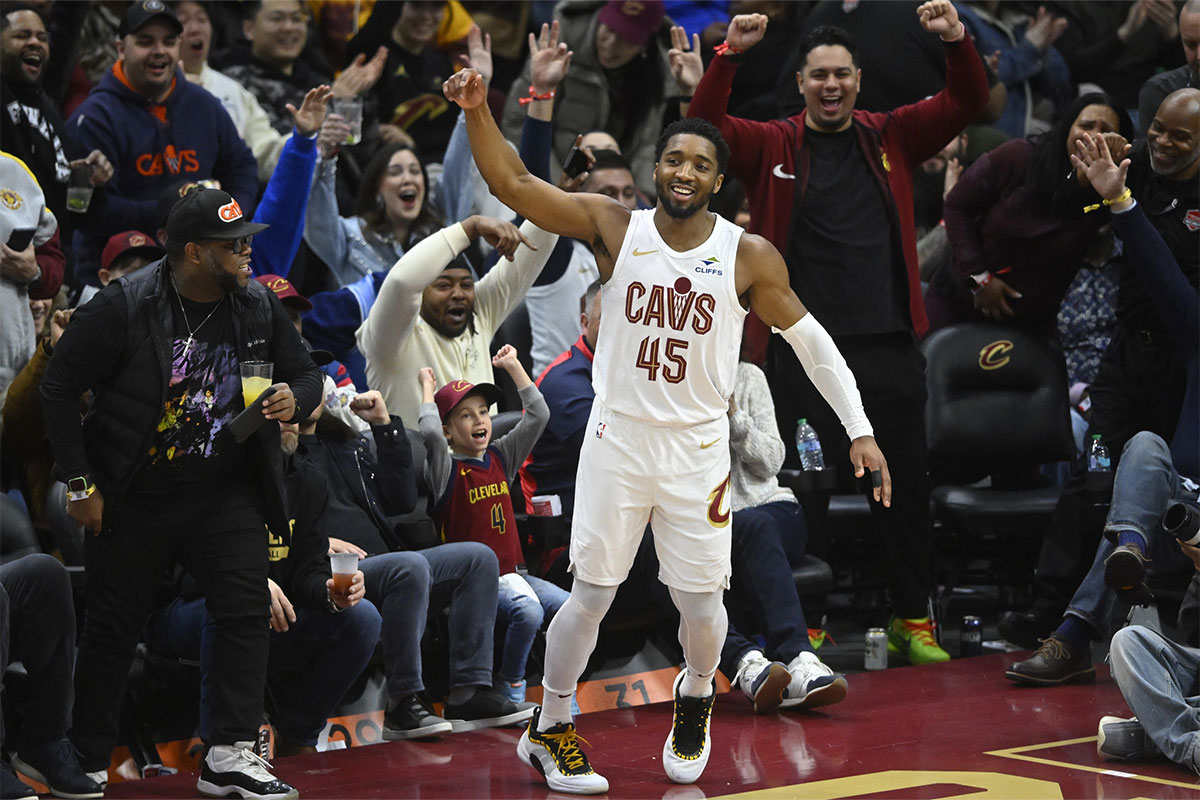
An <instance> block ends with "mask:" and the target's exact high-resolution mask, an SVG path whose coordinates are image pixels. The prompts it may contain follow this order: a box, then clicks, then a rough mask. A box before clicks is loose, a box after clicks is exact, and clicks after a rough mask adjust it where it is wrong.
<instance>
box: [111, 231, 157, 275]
mask: <svg viewBox="0 0 1200 800" xmlns="http://www.w3.org/2000/svg"><path fill="white" fill-rule="evenodd" d="M131 250H134V251H137V252H138V253H142V254H144V255H146V256H148V257H150V258H162V257H163V256H165V255H166V254H167V251H166V250H164V249H163V248H162V247H160V246H159V244H158V242H156V241H154V237H153V236H147V235H146V234H144V233H142V232H141V231H124V232H122V233H118V234H116V235H115V236H112V237H110V238H109V240H108V243H107V244H105V245H104V250H102V251H101V253H100V267H101V268H102V269H108V268H109V267H111V266H112V262H114V261H116V260H117V256H121V255H124V254H125V253H128V252H130V251H131Z"/></svg>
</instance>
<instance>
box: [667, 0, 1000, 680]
mask: <svg viewBox="0 0 1200 800" xmlns="http://www.w3.org/2000/svg"><path fill="white" fill-rule="evenodd" d="M916 13H917V15H918V17H919V18H920V20H921V24H922V26H923V27H924V28H925V30H926V31H928V32H929V33H931V34H936V35H938V36H940V37H941V39H942V41H943V42H945V43H946V88H945V89H943V90H942V91H941V92H939V93H938V94H936V95H934V96H933V97H930V98H928V99H925V100H922V101H920V102H917V103H913V104H911V105H907V106H901V107H900V108H897V109H896V110H894V111H892V112H889V113H871V112H867V111H857V110H855V108H854V104H855V100H856V99H857V96H858V89H859V84H860V81H861V79H862V72H861V71H860V70H859V69H858V67H857V61H856V56H855V52H854V51H855V47H854V42H853V40H852V39H851V38H850V36H849V35H848V34H846V33H845V32H844V31H842V30H840V29H838V28H832V27H819V28H815V29H814V30H813V31H811V32H810V33H809V34H808V35H807V36H806V37H805V39H804V40H803V41H802V42H801V44H800V55H801V58H800V64H801V70H800V72H798V73H797V75H796V83H797V85H798V87H799V89H800V93H801V94H802V95H803V96H804V102H805V109H804V110H803V111H801V112H800V113H799V114H797V115H795V116H793V117H790V118H788V119H785V120H773V121H770V122H754V121H750V120H745V119H739V118H737V117H730V116H728V115H727V114H726V113H725V107H726V103H727V100H728V97H729V91H730V86H731V84H732V81H733V76H734V74H735V72H736V71H737V68H738V62H739V55H740V54H741V53H742V52H744V51H746V50H747V49H749V48H750V47H753V46H754V45H755V44H757V43H758V42H759V41H760V40H761V39H762V37H763V34H764V33H765V31H766V26H767V18H766V17H765V16H763V15H761V14H747V15H739V16H736V17H734V18H733V20H731V21H730V23H729V30H728V32H727V33H726V41H725V47H722V48H718V49H719V50H720V51H721V53H720V55H718V56H717V57H716V58H714V59H713V62H712V64H711V65H710V66H709V68H708V70H707V72H706V73H705V75H704V78H703V79H702V80H701V81H700V85H699V86H698V87H697V89H696V93H695V96H694V98H693V100H692V103H691V105H690V107H689V109H688V115H689V116H693V117H703V118H704V119H707V120H709V121H710V122H712V123H713V124H715V125H716V126H717V127H718V128H719V129H720V131H721V134H722V135H723V136H724V137H725V139H726V141H728V142H729V145H730V148H731V149H732V151H733V156H732V158H731V159H730V162H729V171H730V173H732V174H733V175H734V176H735V177H737V178H738V179H740V180H741V181H742V182H743V183H744V184H745V185H746V191H747V195H748V196H749V202H750V215H751V219H752V222H751V224H750V226H749V227H750V230H751V232H754V233H759V234H761V235H763V236H765V237H766V238H767V239H769V240H770V241H771V243H772V244H774V245H775V246H776V247H777V248H779V250H780V252H781V253H783V254H784V258H785V259H786V260H787V264H788V271H789V273H790V276H791V284H792V288H793V289H794V290H795V291H796V294H797V295H799V296H800V298H801V299H802V300H803V301H804V303H805V305H806V306H807V307H808V308H810V309H812V310H813V313H815V314H816V315H817V317H818V318H820V319H822V320H824V321H825V324H826V325H827V326H828V329H829V332H830V333H831V334H832V335H833V338H834V341H835V342H837V345H838V348H839V349H840V350H841V351H842V353H843V354H844V355H845V358H846V361H847V362H848V364H849V365H850V367H851V369H852V371H853V372H854V374H855V376H856V378H857V380H858V384H859V389H860V390H861V392H862V396H863V404H864V408H865V410H866V412H867V415H868V416H869V417H870V419H871V420H872V422H874V423H875V426H876V436H877V437H878V441H879V445H880V447H881V448H882V449H883V450H884V452H886V453H888V459H889V462H893V461H894V463H896V464H899V465H900V466H898V467H897V466H893V468H892V475H893V480H894V481H895V483H894V489H893V499H892V507H891V508H890V509H884V508H882V507H880V508H874V507H873V508H872V514H874V516H875V521H876V524H877V525H878V526H879V528H880V534H881V535H880V537H879V539H878V541H879V544H880V546H881V548H882V549H883V554H884V562H885V563H888V564H890V565H892V566H891V575H890V579H889V583H890V588H891V593H892V602H893V613H894V616H893V618H892V621H891V625H890V627H889V640H890V643H891V645H892V646H893V648H894V649H899V650H900V651H901V652H902V653H904V654H906V655H907V656H908V658H909V659H910V660H911V661H912V662H913V663H928V662H934V661H945V660H947V659H948V658H949V655H948V654H947V653H946V652H945V651H944V650H942V649H941V648H940V647H938V645H937V643H936V642H935V640H934V638H933V635H932V628H931V625H930V621H929V619H928V617H927V614H928V602H927V598H928V596H929V589H930V584H931V564H930V559H931V553H930V539H931V521H930V518H929V490H930V487H929V478H928V468H927V464H926V451H925V417H924V414H925V372H924V370H925V362H924V359H923V358H922V356H921V353H920V351H919V349H918V348H917V337H919V336H921V335H923V334H924V333H925V331H926V329H927V327H928V323H927V322H926V319H925V309H924V306H923V304H922V299H921V291H920V285H919V281H920V279H919V276H918V272H917V254H916V235H915V232H914V229H913V204H912V170H913V168H914V167H915V166H916V165H917V164H920V163H921V162H922V161H924V160H925V159H927V158H929V157H931V156H933V155H934V154H936V153H937V152H938V151H939V150H940V149H941V148H942V147H943V146H944V145H945V143H946V142H948V141H950V140H951V139H953V138H954V137H955V136H956V135H958V133H959V132H960V131H961V130H962V129H963V128H964V127H965V126H966V125H967V123H968V122H970V121H971V120H972V119H973V118H974V117H976V116H977V115H978V114H979V112H980V111H981V110H982V109H983V107H984V105H985V104H986V103H987V100H988V87H987V78H986V77H985V74H984V69H983V64H982V63H981V62H980V60H979V56H978V54H977V53H976V52H975V48H974V47H973V46H972V43H971V41H970V39H969V38H968V37H967V36H966V31H965V28H964V27H963V25H962V23H960V22H959V20H958V12H957V11H956V10H955V8H954V6H953V5H952V4H951V3H950V2H949V0H931V2H927V3H924V4H922V5H921V6H919V7H918V8H917V9H916ZM755 328H757V332H758V334H759V335H758V337H757V338H752V337H753V336H754V333H755ZM765 338H766V337H765V332H764V331H763V329H762V327H761V324H760V325H758V326H753V325H752V324H749V323H748V324H747V340H748V347H747V351H748V352H747V353H746V355H748V356H749V357H751V358H752V359H755V360H760V359H761V358H762V356H763V346H764V344H765V342H764V341H763V339H765ZM776 345H777V342H776V341H774V340H772V342H771V343H770V346H769V348H768V350H767V372H768V375H770V377H771V383H772V391H773V394H774V395H775V407H776V415H777V418H778V420H779V422H780V426H779V427H780V432H781V433H782V434H783V435H784V440H785V441H789V440H790V439H791V438H792V433H793V431H794V425H795V420H796V419H797V418H798V417H807V418H808V420H809V422H810V423H811V424H812V425H813V427H814V428H815V429H816V431H817V434H818V435H819V436H820V437H821V439H822V440H823V442H824V443H825V448H824V449H825V452H827V453H830V454H831V455H832V454H834V453H837V452H839V451H841V450H844V448H843V447H839V446H837V444H836V443H837V442H839V441H841V437H842V434H841V432H840V428H839V427H838V423H837V420H836V419H835V418H834V417H833V416H832V414H831V413H829V412H828V411H827V409H826V408H825V406H824V404H823V403H821V402H820V399H819V395H818V394H817V392H816V390H815V388H814V387H813V385H812V383H811V382H810V381H809V380H808V378H807V377H806V376H805V374H804V371H803V370H802V369H801V367H800V365H799V363H798V362H797V360H796V358H795V356H794V355H793V354H792V353H791V349H790V348H788V347H778V346H776ZM789 458H791V459H794V458H795V455H794V454H792V455H790V456H789ZM838 466H839V472H840V473H842V474H845V469H844V468H843V467H844V465H842V464H839V465H838Z"/></svg>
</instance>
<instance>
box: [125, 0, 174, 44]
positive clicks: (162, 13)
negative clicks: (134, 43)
mask: <svg viewBox="0 0 1200 800" xmlns="http://www.w3.org/2000/svg"><path fill="white" fill-rule="evenodd" d="M152 19H161V20H162V21H163V22H164V23H165V24H166V26H167V27H168V28H170V29H171V30H172V31H174V32H175V35H176V36H178V35H179V34H181V33H183V24H182V23H181V22H180V21H179V17H177V16H175V12H174V11H172V10H171V9H169V8H167V5H166V3H164V2H163V1H162V0H139V2H136V3H130V4H129V8H127V9H125V16H124V17H122V18H121V24H120V26H118V28H117V36H119V37H121V38H122V39H124V38H125V37H126V36H128V35H129V34H131V33H137V31H138V29H139V28H141V27H142V26H143V25H145V24H146V23H147V22H149V21H150V20H152Z"/></svg>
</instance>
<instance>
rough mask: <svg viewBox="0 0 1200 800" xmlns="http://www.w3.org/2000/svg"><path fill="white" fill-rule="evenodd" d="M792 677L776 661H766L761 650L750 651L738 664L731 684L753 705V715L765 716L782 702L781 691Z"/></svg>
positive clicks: (784, 667) (785, 668)
mask: <svg viewBox="0 0 1200 800" xmlns="http://www.w3.org/2000/svg"><path fill="white" fill-rule="evenodd" d="M791 680H792V676H791V675H790V674H788V670H787V667H786V666H784V665H783V664H781V663H779V662H778V661H768V660H767V657H766V656H764V655H763V653H762V651H761V650H751V651H750V652H749V653H746V655H744V656H742V660H741V661H739V662H738V669H737V672H736V673H734V676H733V682H734V683H735V684H736V685H737V687H738V688H739V689H741V690H742V692H743V693H744V694H745V695H746V697H749V698H750V700H751V702H753V703H754V713H755V714H765V713H766V712H768V711H771V710H773V709H775V708H776V707H777V706H778V705H779V704H780V703H782V702H783V690H784V689H786V688H787V686H788V683H790V682H791Z"/></svg>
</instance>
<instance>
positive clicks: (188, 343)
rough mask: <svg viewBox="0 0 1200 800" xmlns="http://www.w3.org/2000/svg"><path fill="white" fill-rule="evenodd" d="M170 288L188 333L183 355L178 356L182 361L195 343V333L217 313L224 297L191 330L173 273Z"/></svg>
mask: <svg viewBox="0 0 1200 800" xmlns="http://www.w3.org/2000/svg"><path fill="white" fill-rule="evenodd" d="M171 288H172V289H174V290H175V300H176V302H178V303H179V313H180V314H181V315H182V316H183V325H184V327H185V328H187V332H188V337H187V341H186V342H184V343H183V355H181V356H180V359H181V360H182V359H185V358H187V354H188V351H189V350H191V349H192V345H193V344H195V343H196V333H197V332H199V330H200V329H201V328H203V327H204V323H205V322H208V321H209V320H210V319H212V315H213V314H215V313H217V309H218V308H220V307H221V304H222V303H224V302H225V296H224V295H222V296H221V299H220V300H218V301H217V304H216V305H215V306H213V308H212V311H210V312H208V316H207V317H205V318H204V319H203V320H201V321H200V324H199V325H197V326H196V327H195V328H193V327H192V326H191V323H189V322H188V316H187V309H186V308H184V307H183V298H182V297H180V295H179V286H177V285H176V283H175V273H174V272H172V273H171Z"/></svg>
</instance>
